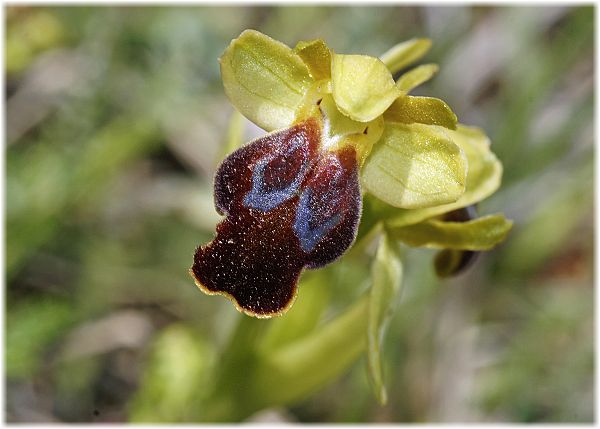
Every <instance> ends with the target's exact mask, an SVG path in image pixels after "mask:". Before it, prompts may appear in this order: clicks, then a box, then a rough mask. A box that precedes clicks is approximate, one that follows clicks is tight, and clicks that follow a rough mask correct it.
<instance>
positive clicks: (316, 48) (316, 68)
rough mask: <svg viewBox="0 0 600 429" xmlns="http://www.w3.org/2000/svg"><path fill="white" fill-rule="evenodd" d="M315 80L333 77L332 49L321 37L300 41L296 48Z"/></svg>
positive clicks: (295, 50)
mask: <svg viewBox="0 0 600 429" xmlns="http://www.w3.org/2000/svg"><path fill="white" fill-rule="evenodd" d="M294 52H296V53H297V54H298V55H299V56H300V58H302V61H304V64H306V66H307V67H308V71H309V72H310V75H311V76H312V77H313V79H314V80H321V79H329V78H330V77H331V51H330V50H329V48H328V47H327V45H326V44H325V42H324V41H323V40H321V39H316V40H310V41H302V42H298V44H297V45H296V47H295V48H294Z"/></svg>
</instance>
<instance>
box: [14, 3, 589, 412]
mask: <svg viewBox="0 0 600 429" xmlns="http://www.w3.org/2000/svg"><path fill="white" fill-rule="evenodd" d="M5 18H6V40H5V60H6V61H5V65H6V71H5V73H6V89H5V93H6V114H7V117H6V145H7V146H6V147H7V149H6V172H7V176H6V232H7V235H6V236H7V243H6V279H7V289H6V347H5V362H6V417H7V420H8V421H9V422H124V421H136V422H138V421H146V422H151V421H156V422H197V421H200V422H201V421H230V422H236V421H244V420H245V421H262V422H265V421H271V422H272V421H290V422H326V423H329V422H591V421H592V420H593V386H594V380H593V378H594V377H593V369H594V365H593V360H594V359H593V357H594V356H593V350H594V348H593V341H594V338H593V310H594V308H593V301H594V300H593V297H594V294H593V232H594V226H593V225H594V224H593V158H594V156H593V154H594V153H593V151H594V149H593V146H594V143H593V139H594V136H593V116H594V115H593V106H594V102H593V101H594V100H593V92H594V77H593V76H594V73H593V64H594V62H593V53H594V9H593V7H591V6H590V7H574V8H573V7H563V6H552V7H480V6H474V7H392V6H389V7H308V6H306V7H227V8H218V7H17V6H13V7H8V8H7V9H5ZM246 28H254V29H257V30H260V31H262V32H264V33H266V34H268V35H270V36H272V37H274V38H276V39H278V40H281V41H283V42H285V43H287V44H288V45H291V46H294V45H295V44H296V42H297V41H298V40H306V39H312V38H319V37H320V38H323V39H325V40H326V41H327V42H328V44H329V45H330V46H331V47H332V48H333V49H334V50H336V51H337V52H341V53H364V54H369V55H373V56H378V55H379V54H381V53H383V52H384V51H385V50H387V49H388V48H389V47H391V46H392V45H394V44H396V43H398V42H400V41H403V40H405V39H409V38H412V37H429V38H431V39H432V40H433V43H434V44H433V48H432V50H431V51H430V53H429V54H428V55H427V56H426V57H425V59H424V62H436V63H438V64H439V65H440V68H441V70H440V73H439V74H438V75H437V76H436V77H435V78H434V79H433V80H432V81H431V82H430V83H428V84H427V85H424V86H423V87H421V88H420V89H419V90H418V91H417V93H418V94H423V95H431V96H435V97H439V98H442V99H444V100H445V101H446V102H448V104H449V105H450V106H452V108H453V109H454V111H455V112H456V113H457V115H458V118H459V120H460V121H461V122H462V123H466V124H469V125H476V126H479V127H482V128H483V129H485V130H486V131H487V133H488V134H489V136H490V137H491V140H492V142H493V146H492V147H493V150H494V152H495V153H496V154H497V155H498V157H499V158H500V159H501V160H502V162H503V164H504V171H505V173H504V179H503V186H502V188H501V189H500V191H498V192H497V193H496V194H495V195H494V196H493V197H491V198H490V199H489V200H486V201H484V202H483V203H482V204H480V207H479V209H480V210H479V211H480V213H493V212H504V213H505V214H506V215H507V217H509V218H512V219H513V220H514V221H515V227H514V228H513V230H512V232H511V234H510V235H509V238H508V240H507V241H506V242H505V243H504V244H503V245H501V246H499V247H498V248H497V249H495V250H494V251H491V252H488V253H485V254H483V255H481V257H480V258H479V260H478V261H477V263H476V264H475V266H473V267H472V268H471V269H470V270H469V271H468V272H466V273H464V274H461V275H460V276H458V277H456V278H454V279H452V280H447V281H440V280H438V279H437V278H436V277H435V275H434V273H433V267H432V258H433V255H434V253H435V252H433V251H429V250H422V249H410V250H406V251H405V252H404V255H405V265H404V271H405V275H404V282H403V291H402V294H401V296H400V297H399V300H398V303H397V307H396V308H397V311H396V313H395V315H394V316H393V318H392V319H391V322H390V325H389V331H388V334H387V336H386V338H385V342H384V355H383V359H384V361H383V363H384V372H385V379H386V384H387V386H388V396H389V401H388V403H387V405H385V406H383V407H382V406H380V405H379V404H378V403H377V401H376V400H375V396H374V395H373V392H372V389H371V387H370V386H369V383H368V378H367V370H366V359H365V357H364V353H363V352H362V351H361V350H362V349H360V347H358V346H356V347H355V346H353V345H352V344H350V345H343V346H340V349H339V350H336V349H334V350H333V351H331V352H330V353H329V359H328V361H332V362H334V363H335V362H337V361H340V362H342V361H344V359H346V361H344V362H342V363H340V364H339V367H336V368H333V369H331V373H330V374H329V375H328V376H327V377H325V376H323V377H324V378H322V380H321V381H317V382H315V383H313V384H312V385H311V387H310V388H307V389H305V390H304V391H302V392H300V393H297V394H295V393H293V392H292V391H293V387H294V386H295V382H290V383H288V384H286V383H278V382H277V380H278V379H277V378H273V379H272V380H270V381H271V382H272V384H273V385H272V386H271V387H269V389H268V390H267V391H268V392H270V393H272V395H271V397H272V398H271V397H269V396H268V395H267V396H261V395H255V396H261V398H260V400H259V399H256V400H253V401H250V402H249V401H248V397H250V396H248V395H246V396H244V394H243V392H242V391H243V390H244V389H246V388H247V387H244V386H246V384H248V385H252V386H256V385H259V386H262V385H264V384H265V383H267V384H268V382H269V380H265V379H264V378H266V379H269V378H270V377H271V376H273V377H274V375H272V374H270V373H269V372H265V373H264V374H263V376H262V378H260V377H255V379H251V380H248V377H247V376H246V372H247V373H248V374H249V373H251V370H250V368H253V367H254V366H253V365H256V362H261V361H260V359H266V358H265V356H266V357H268V356H270V355H271V354H272V353H275V350H278V348H277V347H281V344H284V343H286V341H287V342H289V341H293V340H294V338H296V337H298V338H300V337H302V336H303V335H305V334H306V333H307V332H309V331H310V330H311V329H317V330H321V329H325V328H323V327H327V326H329V325H331V323H330V321H331V320H333V319H334V318H335V317H336V315H338V314H341V312H342V311H343V310H344V309H346V308H348V307H349V306H351V305H352V303H353V302H355V301H356V300H357V298H358V297H359V296H360V295H361V294H363V293H364V292H365V290H367V288H368V286H369V265H370V262H371V260H372V252H371V253H369V250H367V252H366V253H365V252H362V253H360V254H358V255H356V254H350V255H347V256H346V257H344V258H343V259H342V260H340V261H339V262H337V263H335V264H332V265H330V266H329V267H327V268H325V269H323V270H319V271H315V272H308V273H305V274H304V276H303V278H302V282H301V285H300V293H299V296H298V299H297V302H296V304H295V306H294V308H293V309H292V310H291V311H290V312H289V313H288V314H287V315H286V316H284V317H283V318H280V319H277V320H271V321H255V320H245V319H248V318H245V317H243V316H241V315H240V314H238V313H237V311H236V310H235V309H234V307H233V306H232V305H231V304H230V303H229V302H228V301H227V300H225V299H223V298H222V297H210V296H206V295H204V294H202V293H201V292H200V291H198V290H197V288H196V287H195V286H194V283H193V281H192V279H191V278H190V276H189V274H188V268H189V267H190V265H191V262H192V256H193V252H194V250H195V248H196V246H198V245H200V244H203V243H205V242H207V241H209V240H210V239H211V238H212V236H213V232H214V226H215V224H216V223H217V222H218V220H219V218H218V216H217V214H216V213H215V211H214V208H213V202H212V190H211V189H212V177H213V173H214V170H215V167H216V165H217V163H218V162H219V160H220V159H222V158H223V156H224V155H225V153H224V149H223V142H224V139H225V135H226V132H227V125H228V121H229V118H230V116H231V113H232V109H233V108H232V106H231V105H230V104H229V102H228V100H227V99H226V97H225V95H224V92H223V89H222V85H221V82H220V75H219V67H218V62H217V59H218V57H219V56H220V54H221V53H222V52H223V50H224V49H225V47H226V46H227V45H228V43H229V41H230V40H231V39H232V38H234V37H237V35H238V34H239V33H240V32H241V31H242V30H244V29H246ZM260 134H261V131H260V130H259V129H257V128H256V127H255V126H254V125H252V124H250V123H247V124H246V125H245V128H244V139H245V140H249V139H251V138H253V137H256V136H258V135H260ZM356 341H357V342H359V341H360V340H359V339H358V337H357V340H356ZM258 343H260V350H261V352H260V353H255V350H256V349H257V347H258V346H257V344H258ZM336 354H339V356H338V355H336ZM257 356H258V357H257ZM327 364H331V363H330V362H328V363H327ZM326 366H327V365H325V363H324V365H323V368H325V367H326ZM320 370H321V369H320V364H319V362H316V365H312V366H309V367H307V368H306V370H305V378H306V379H310V378H311V375H313V374H318V373H319V371H320ZM303 371H304V370H303ZM323 371H328V369H323ZM259 374H260V372H259ZM283 379H284V380H285V377H284V378H283ZM247 391H248V392H249V391H251V390H247ZM219 392H221V393H219ZM223 392H226V394H225V393H223ZM290 392H292V393H290ZM287 393H289V394H287ZM223 398H225V399H223ZM269 398H271V399H269Z"/></svg>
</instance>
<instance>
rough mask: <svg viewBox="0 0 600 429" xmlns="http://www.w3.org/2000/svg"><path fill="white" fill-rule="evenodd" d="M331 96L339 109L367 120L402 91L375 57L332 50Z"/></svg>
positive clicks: (361, 119) (354, 118) (371, 118)
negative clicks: (344, 53)
mask: <svg viewBox="0 0 600 429" xmlns="http://www.w3.org/2000/svg"><path fill="white" fill-rule="evenodd" d="M331 79H332V84H333V99H334V100H335V103H336V104H337V106H338V109H339V110H340V112H342V113H343V114H344V115H346V116H348V117H349V118H351V119H353V120H355V121H359V122H369V121H372V120H373V119H375V118H376V117H378V116H380V115H381V114H383V112H384V111H385V110H386V109H387V108H388V107H389V106H390V105H391V104H392V103H393V102H394V100H395V99H396V98H398V97H399V96H400V95H401V94H402V92H401V91H400V90H399V89H398V88H397V87H396V84H395V82H394V79H393V78H392V75H391V73H390V72H389V70H388V69H387V68H386V66H385V64H383V63H382V62H381V60H379V59H378V58H374V57H369V56H366V55H341V54H334V55H333V59H332V63H331Z"/></svg>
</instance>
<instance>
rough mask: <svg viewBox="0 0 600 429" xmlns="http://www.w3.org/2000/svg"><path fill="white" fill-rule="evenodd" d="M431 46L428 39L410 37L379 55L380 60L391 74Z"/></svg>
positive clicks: (423, 53) (414, 59)
mask: <svg viewBox="0 0 600 429" xmlns="http://www.w3.org/2000/svg"><path fill="white" fill-rule="evenodd" d="M429 48H431V40H429V39H410V40H407V41H405V42H402V43H398V44H397V45H396V46H394V47H393V48H391V49H390V50H388V51H387V52H386V53H384V54H383V55H382V56H381V57H379V58H381V61H383V63H384V64H385V65H386V66H387V68H388V69H389V70H390V72H391V73H392V74H396V73H397V72H399V71H400V70H402V69H403V68H404V67H406V66H408V65H410V64H412V63H414V62H415V61H417V60H419V59H420V58H421V57H422V56H423V55H425V54H426V53H427V51H429Z"/></svg>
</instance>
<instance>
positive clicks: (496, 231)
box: [387, 214, 513, 250]
mask: <svg viewBox="0 0 600 429" xmlns="http://www.w3.org/2000/svg"><path fill="white" fill-rule="evenodd" d="M512 224H513V223H512V221H510V220H507V219H506V218H505V217H504V215H501V214H497V215H489V216H483V217H480V218H477V219H474V220H471V221H468V222H444V221H441V220H436V219H430V220H427V221H425V222H421V223H417V224H414V225H408V226H404V227H397V228H388V230H387V231H388V233H389V234H390V235H391V236H392V237H394V238H396V239H398V240H401V241H403V242H404V243H406V244H408V245H409V246H412V247H429V248H435V249H460V250H489V249H491V248H492V247H494V246H495V245H497V244H498V243H500V242H502V241H503V240H504V239H505V238H506V235H507V234H508V231H510V229H511V228H512Z"/></svg>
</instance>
